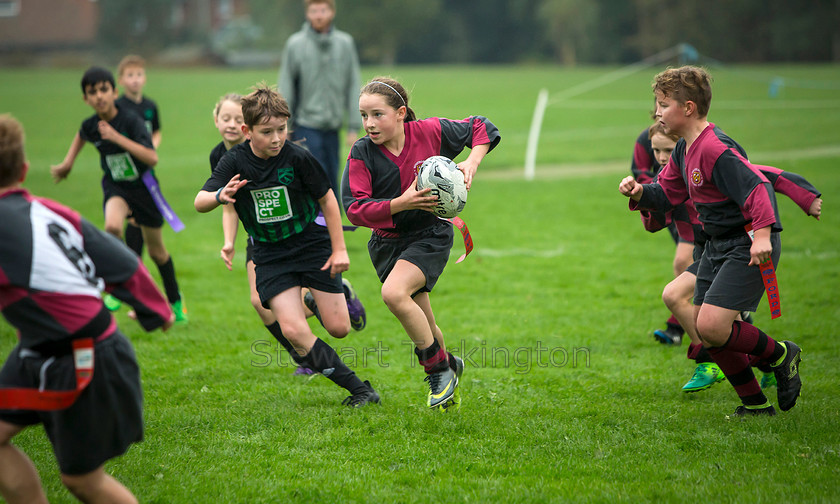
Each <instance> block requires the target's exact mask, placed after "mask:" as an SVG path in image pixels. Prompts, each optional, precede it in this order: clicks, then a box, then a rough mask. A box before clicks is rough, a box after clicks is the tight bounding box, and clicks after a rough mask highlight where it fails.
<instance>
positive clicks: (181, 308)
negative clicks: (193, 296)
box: [172, 298, 190, 324]
mask: <svg viewBox="0 0 840 504" xmlns="http://www.w3.org/2000/svg"><path fill="white" fill-rule="evenodd" d="M172 311H173V312H174V313H175V322H177V323H180V324H186V323H187V322H189V320H190V319H189V317H187V305H186V304H185V303H184V298H181V299H179V300H178V301H175V302H174V303H172Z"/></svg>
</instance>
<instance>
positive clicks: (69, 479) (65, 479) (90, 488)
mask: <svg viewBox="0 0 840 504" xmlns="http://www.w3.org/2000/svg"><path fill="white" fill-rule="evenodd" d="M101 471H102V469H99V470H97V471H93V472H90V473H87V474H81V475H70V474H64V473H62V474H61V483H62V484H63V485H64V486H65V487H67V490H70V493H72V494H73V495H75V496H76V498H78V499H79V500H80V501H82V502H89V501H92V500H93V498H94V497H95V496H96V489H97V488H99V487H100V483H101V482H100V478H101V477H102V476H103V475H102V474H99V473H100V472H101Z"/></svg>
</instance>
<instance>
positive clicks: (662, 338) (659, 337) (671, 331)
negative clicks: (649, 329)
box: [653, 326, 683, 346]
mask: <svg viewBox="0 0 840 504" xmlns="http://www.w3.org/2000/svg"><path fill="white" fill-rule="evenodd" d="M653 337H654V338H656V341H658V342H660V343H662V344H663V345H677V346H679V345H680V344H681V343H682V337H683V333H682V331H681V330H680V329H677V328H676V327H673V326H668V327H667V328H666V329H665V330H664V331H663V330H662V329H657V330H655V331H653Z"/></svg>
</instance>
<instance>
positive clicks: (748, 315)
mask: <svg viewBox="0 0 840 504" xmlns="http://www.w3.org/2000/svg"><path fill="white" fill-rule="evenodd" d="M741 320H743V321H744V322H746V323H747V324H752V323H753V318H752V313H750V312H748V311H742V312H741Z"/></svg>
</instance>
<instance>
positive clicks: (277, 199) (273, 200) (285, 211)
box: [251, 186, 292, 224]
mask: <svg viewBox="0 0 840 504" xmlns="http://www.w3.org/2000/svg"><path fill="white" fill-rule="evenodd" d="M251 198H253V199H254V213H255V214H256V216H257V222H259V223H260V224H268V223H269V222H279V221H284V220H287V219H290V218H291V217H292V205H291V202H290V201H289V190H288V189H287V188H286V187H285V186H277V187H268V188H266V189H254V190H252V191H251Z"/></svg>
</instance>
